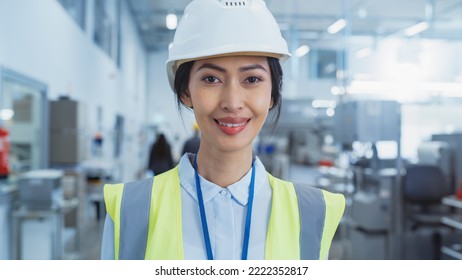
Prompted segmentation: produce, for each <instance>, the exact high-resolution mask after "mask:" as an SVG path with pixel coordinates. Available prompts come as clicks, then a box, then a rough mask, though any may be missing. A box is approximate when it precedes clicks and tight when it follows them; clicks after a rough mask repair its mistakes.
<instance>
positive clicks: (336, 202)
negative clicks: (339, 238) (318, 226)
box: [320, 190, 345, 259]
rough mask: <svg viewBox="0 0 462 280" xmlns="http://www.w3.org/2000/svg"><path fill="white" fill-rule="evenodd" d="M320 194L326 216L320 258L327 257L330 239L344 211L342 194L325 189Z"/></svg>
mask: <svg viewBox="0 0 462 280" xmlns="http://www.w3.org/2000/svg"><path fill="white" fill-rule="evenodd" d="M322 194H323V197H324V202H325V204H326V216H325V220H324V230H323V233H322V240H321V252H320V254H321V255H320V258H321V259H327V257H328V255H329V249H330V245H331V243H332V239H333V238H334V235H335V232H336V230H337V227H338V225H339V224H340V220H341V219H342V216H343V212H344V211H345V197H344V196H343V195H342V194H338V193H331V192H328V191H325V190H322Z"/></svg>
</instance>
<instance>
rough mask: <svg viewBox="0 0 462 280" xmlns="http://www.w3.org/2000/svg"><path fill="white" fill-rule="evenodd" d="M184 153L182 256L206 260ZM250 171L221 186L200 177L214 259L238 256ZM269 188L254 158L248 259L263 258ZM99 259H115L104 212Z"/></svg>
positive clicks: (111, 233)
mask: <svg viewBox="0 0 462 280" xmlns="http://www.w3.org/2000/svg"><path fill="white" fill-rule="evenodd" d="M188 156H189V157H192V156H193V155H192V154H186V155H183V157H182V158H181V160H180V163H179V166H178V173H179V177H180V185H181V200H182V201H181V207H182V208H181V209H182V222H183V224H182V225H183V248H184V256H185V259H193V260H200V259H207V253H206V249H205V242H204V237H203V232H202V225H201V219H200V214H199V205H198V201H197V194H196V181H195V177H194V176H195V174H194V168H193V166H192V164H191V161H190V160H189V158H188ZM251 173H252V172H251V170H249V172H247V174H246V175H245V176H244V177H243V178H242V179H241V180H239V181H238V182H236V183H234V184H232V185H230V186H228V187H227V188H222V187H220V186H218V185H216V184H214V183H212V182H210V181H207V180H206V179H204V178H203V177H202V176H199V177H200V181H201V188H202V194H203V198H204V203H205V212H206V216H207V223H208V228H209V235H210V242H211V245H212V252H213V256H214V258H215V259H223V260H231V259H241V253H242V243H243V240H244V227H245V220H246V214H247V203H248V196H249V184H250V178H251V175H252V174H251ZM271 195H272V190H271V186H270V184H269V180H268V175H267V172H266V170H265V167H264V166H263V164H262V163H261V161H260V159H258V157H256V158H255V196H254V201H253V212H252V225H251V230H250V242H249V252H248V259H256V260H258V259H264V256H265V243H266V233H267V228H268V223H269V217H270V212H271ZM101 259H114V223H113V221H112V219H111V217H110V216H109V215H106V221H105V224H104V232H103V241H102V246H101Z"/></svg>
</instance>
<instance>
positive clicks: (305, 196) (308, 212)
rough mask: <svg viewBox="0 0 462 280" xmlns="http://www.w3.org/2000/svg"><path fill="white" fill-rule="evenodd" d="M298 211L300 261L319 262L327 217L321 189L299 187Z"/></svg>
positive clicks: (296, 188) (296, 190) (297, 187)
mask: <svg viewBox="0 0 462 280" xmlns="http://www.w3.org/2000/svg"><path fill="white" fill-rule="evenodd" d="M294 187H295V192H296V193H297V199H298V209H299V211H300V259H302V260H318V259H319V253H320V251H321V239H322V232H323V229H324V218H325V216H326V203H325V201H324V196H323V195H322V191H321V190H320V189H317V188H314V187H310V186H301V185H299V186H297V185H296V184H294Z"/></svg>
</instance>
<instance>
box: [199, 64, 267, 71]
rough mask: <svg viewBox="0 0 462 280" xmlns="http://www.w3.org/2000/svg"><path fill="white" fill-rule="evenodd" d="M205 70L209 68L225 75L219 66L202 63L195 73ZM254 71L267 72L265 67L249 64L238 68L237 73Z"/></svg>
mask: <svg viewBox="0 0 462 280" xmlns="http://www.w3.org/2000/svg"><path fill="white" fill-rule="evenodd" d="M206 68H209V69H213V70H217V71H219V72H222V73H225V72H226V69H225V68H223V67H221V66H218V65H216V64H213V63H204V64H202V65H201V66H200V67H199V68H198V69H197V71H199V70H201V69H206ZM255 69H261V70H263V71H265V72H268V71H267V70H266V69H265V67H263V66H262V65H261V64H258V63H255V64H251V65H246V66H242V67H240V68H239V71H240V72H245V71H249V70H255Z"/></svg>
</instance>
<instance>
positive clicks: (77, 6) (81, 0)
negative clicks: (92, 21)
mask: <svg viewBox="0 0 462 280" xmlns="http://www.w3.org/2000/svg"><path fill="white" fill-rule="evenodd" d="M58 2H59V3H60V4H61V6H63V8H64V9H65V10H66V11H67V13H68V14H69V15H70V16H71V17H72V18H73V19H74V20H75V21H76V22H77V24H78V25H79V26H80V27H81V28H82V29H85V8H86V3H87V1H85V0H58Z"/></svg>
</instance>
